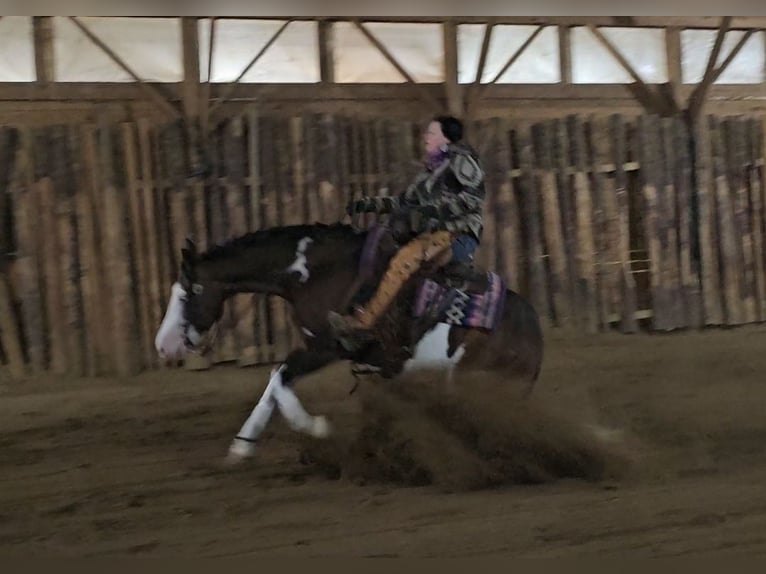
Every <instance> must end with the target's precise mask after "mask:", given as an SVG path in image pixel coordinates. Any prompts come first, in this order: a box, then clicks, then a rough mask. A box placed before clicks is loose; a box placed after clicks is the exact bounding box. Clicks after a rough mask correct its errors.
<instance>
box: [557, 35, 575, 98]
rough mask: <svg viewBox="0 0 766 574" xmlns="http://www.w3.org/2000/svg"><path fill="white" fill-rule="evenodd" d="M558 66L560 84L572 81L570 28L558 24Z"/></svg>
mask: <svg viewBox="0 0 766 574" xmlns="http://www.w3.org/2000/svg"><path fill="white" fill-rule="evenodd" d="M558 29H559V68H560V74H561V83H562V84H571V83H572V33H571V32H572V29H571V28H570V27H569V26H563V25H561V24H559V27H558Z"/></svg>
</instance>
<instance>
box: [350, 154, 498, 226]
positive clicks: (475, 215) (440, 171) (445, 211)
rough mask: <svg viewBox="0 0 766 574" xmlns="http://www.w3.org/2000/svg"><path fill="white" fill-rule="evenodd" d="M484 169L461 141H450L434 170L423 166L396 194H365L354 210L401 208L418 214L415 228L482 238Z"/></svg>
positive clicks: (379, 212) (379, 211)
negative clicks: (400, 191)
mask: <svg viewBox="0 0 766 574" xmlns="http://www.w3.org/2000/svg"><path fill="white" fill-rule="evenodd" d="M484 197H485V191H484V169H483V168H482V166H481V163H480V161H479V159H478V157H477V156H476V153H475V152H474V151H473V150H472V149H471V148H470V147H468V146H466V145H463V144H450V145H449V147H448V149H447V154H446V159H445V160H444V161H443V162H442V163H441V164H440V165H439V166H438V167H436V168H435V169H433V170H430V169H424V170H423V171H421V172H420V173H419V174H418V175H417V176H416V177H415V180H414V181H413V182H412V183H411V184H410V185H409V187H408V188H407V189H406V190H405V191H404V192H403V193H401V194H400V195H399V196H390V197H389V196H378V197H365V198H363V199H360V200H358V201H356V202H355V203H354V205H353V211H355V212H357V213H360V212H366V213H371V212H373V213H378V214H384V213H391V212H392V211H395V210H399V209H404V210H406V211H412V212H414V213H415V214H416V215H420V217H416V218H414V220H415V221H417V222H418V223H417V224H416V229H415V231H417V232H424V231H437V230H446V231H450V232H452V233H455V234H460V235H463V234H465V235H472V236H473V237H475V238H476V240H481V233H482V229H483V223H482V210H483V207H484Z"/></svg>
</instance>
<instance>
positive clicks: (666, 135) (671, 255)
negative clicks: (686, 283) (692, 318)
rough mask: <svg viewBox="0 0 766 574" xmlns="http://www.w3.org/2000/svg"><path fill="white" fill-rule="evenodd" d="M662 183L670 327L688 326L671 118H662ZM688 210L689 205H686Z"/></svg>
mask: <svg viewBox="0 0 766 574" xmlns="http://www.w3.org/2000/svg"><path fill="white" fill-rule="evenodd" d="M660 127H661V136H662V140H661V148H660V149H662V150H663V152H662V158H663V161H662V166H661V167H662V169H661V177H660V180H661V183H660V182H658V191H659V190H661V193H659V206H660V210H659V223H660V244H661V245H662V283H663V290H664V292H665V294H666V296H667V297H668V322H669V326H670V328H672V329H678V328H681V327H687V326H688V321H687V319H686V317H687V312H686V308H685V305H684V299H683V293H682V291H681V276H680V262H679V250H678V249H679V245H678V216H677V214H676V185H675V174H676V173H677V171H678V166H677V161H676V155H677V153H676V152H677V149H676V147H675V143H676V142H675V138H674V132H673V119H672V118H662V119H661V122H660ZM686 209H687V210H688V208H686Z"/></svg>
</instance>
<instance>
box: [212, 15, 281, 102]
mask: <svg viewBox="0 0 766 574" xmlns="http://www.w3.org/2000/svg"><path fill="white" fill-rule="evenodd" d="M292 21H293V20H292V19H290V20H287V21H286V22H284V23H283V24H282V25H281V26H280V27H279V29H278V30H277V31H276V32H274V34H273V35H272V36H271V38H269V41H268V42H266V44H264V45H263V47H262V48H261V49H260V50H259V51H258V53H257V54H256V55H255V56H253V59H252V60H250V62H248V64H247V66H245V68H244V69H243V70H242V72H241V73H240V74H239V76H237V79H236V80H234V82H232V83H231V84H229V88H228V89H227V91H226V92H225V93H224V95H223V96H222V97H221V99H219V100H218V101H217V102H216V103H215V104H213V105H212V106H211V107H210V110H209V112H208V114H209V115H211V116H212V115H213V112H214V111H215V110H217V109H218V108H219V107H220V106H221V104H222V103H223V102H225V101H226V100H228V99H229V98H230V97H231V95H232V94H233V93H234V90H236V89H237V84H239V82H241V81H242V78H244V77H245V74H247V73H248V72H249V71H250V68H252V67H253V66H255V64H256V63H257V62H258V60H260V59H261V57H263V55H264V54H265V53H266V50H268V49H269V48H270V47H271V45H272V44H273V43H274V42H276V41H277V39H278V38H279V37H280V36H281V35H282V32H284V31H285V28H287V26H289V25H290V22H292Z"/></svg>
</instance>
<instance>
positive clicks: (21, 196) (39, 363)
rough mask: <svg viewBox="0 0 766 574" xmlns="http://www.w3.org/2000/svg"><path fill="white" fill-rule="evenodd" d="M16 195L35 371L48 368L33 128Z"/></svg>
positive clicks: (19, 263)
mask: <svg viewBox="0 0 766 574" xmlns="http://www.w3.org/2000/svg"><path fill="white" fill-rule="evenodd" d="M17 157H18V159H17V169H16V173H15V175H16V177H15V181H14V185H13V187H14V189H15V193H14V195H13V213H12V215H13V220H14V227H15V229H16V249H17V251H16V263H15V266H16V273H17V276H18V278H19V285H20V287H19V297H20V299H21V314H22V318H23V324H24V329H25V334H26V342H27V355H28V357H29V364H30V367H31V370H32V372H35V373H39V372H41V371H43V370H45V368H46V366H47V364H46V354H45V313H44V308H43V305H44V302H43V301H44V300H43V292H42V291H41V285H42V278H41V276H40V263H41V259H42V254H41V249H40V245H41V240H42V239H41V237H40V236H41V234H40V233H38V229H39V223H38V221H39V220H38V218H39V214H40V204H39V194H38V187H37V186H36V185H35V183H34V174H33V169H32V168H33V166H32V158H33V155H32V135H31V132H30V129H29V128H23V129H22V130H21V133H20V142H19V151H18V156H17Z"/></svg>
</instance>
